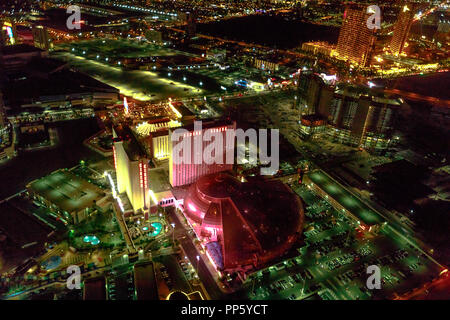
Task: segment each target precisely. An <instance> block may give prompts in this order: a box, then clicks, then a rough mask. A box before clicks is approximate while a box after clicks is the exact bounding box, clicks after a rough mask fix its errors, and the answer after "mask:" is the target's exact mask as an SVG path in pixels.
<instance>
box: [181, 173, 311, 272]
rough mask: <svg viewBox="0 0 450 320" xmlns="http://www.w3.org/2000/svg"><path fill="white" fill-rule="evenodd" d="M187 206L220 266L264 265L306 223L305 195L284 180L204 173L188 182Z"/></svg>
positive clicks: (284, 249)
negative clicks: (252, 178)
mask: <svg viewBox="0 0 450 320" xmlns="http://www.w3.org/2000/svg"><path fill="white" fill-rule="evenodd" d="M183 207H184V208H183V212H184V215H185V217H186V219H187V220H188V222H189V223H190V224H191V226H192V227H193V229H194V231H195V233H196V234H197V237H198V238H199V239H200V240H201V241H202V244H203V245H204V247H205V248H206V253H207V255H208V257H209V258H210V260H212V262H213V264H214V265H215V266H216V268H217V269H218V270H231V269H241V270H246V269H254V268H259V267H261V266H263V265H265V264H266V263H268V262H270V261H272V260H274V259H276V258H277V257H280V256H282V255H283V254H284V253H286V252H287V251H288V250H289V249H290V248H291V246H292V245H293V244H294V242H295V241H296V240H297V238H298V236H299V235H300V233H301V231H302V227H303V219H304V218H303V217H304V216H303V206H302V203H301V200H300V198H299V197H298V196H297V195H296V194H294V193H293V192H292V191H291V190H290V188H289V187H287V186H286V185H285V184H284V183H282V182H281V181H279V180H266V179H263V178H257V179H255V180H253V181H249V182H240V181H239V180H238V179H236V178H235V177H233V176H232V175H230V174H228V173H216V174H211V175H207V176H203V177H201V178H200V179H199V180H198V181H197V182H196V183H194V184H192V185H191V186H190V187H189V190H188V192H187V194H186V196H185V197H184V205H183Z"/></svg>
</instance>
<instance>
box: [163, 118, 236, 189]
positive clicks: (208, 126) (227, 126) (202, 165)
mask: <svg viewBox="0 0 450 320" xmlns="http://www.w3.org/2000/svg"><path fill="white" fill-rule="evenodd" d="M180 129H184V130H185V133H184V134H183V136H181V137H179V139H178V140H177V139H175V137H174V138H172V135H173V130H169V148H170V149H169V154H170V158H169V180H170V184H171V185H172V187H177V186H182V185H186V184H191V183H194V182H195V181H197V179H198V178H199V177H201V176H204V175H207V174H211V173H216V172H221V171H227V170H231V169H233V164H227V163H226V153H227V152H233V154H234V143H232V144H230V143H227V142H226V141H227V132H228V131H229V130H235V129H236V122H232V121H222V120H218V121H202V128H201V130H197V131H196V129H195V128H194V125H193V124H190V125H187V126H184V127H181V128H180ZM207 130H212V134H215V133H220V134H221V135H222V143H221V148H220V149H221V154H220V155H215V156H217V158H220V159H221V160H222V161H221V162H222V163H217V162H215V163H208V161H207V160H208V159H203V158H202V159H201V161H196V159H195V152H197V151H196V149H195V145H196V143H198V145H199V146H201V151H199V152H201V154H200V156H203V150H205V148H206V147H207V146H208V145H209V144H211V142H210V141H207V140H206V139H204V136H205V132H206V131H207ZM172 139H173V140H174V141H172ZM212 140H214V139H212ZM196 141H197V142H196ZM233 142H234V139H233ZM180 144H181V145H180ZM174 150H175V151H174ZM176 150H187V151H188V150H190V154H189V155H188V157H187V158H186V160H187V161H184V160H183V161H177V160H176V157H177V156H179V157H180V158H181V157H183V155H182V152H180V154H178V155H177V154H174V152H177V151H176ZM216 151H217V150H216ZM204 160H206V161H204ZM196 162H199V163H196Z"/></svg>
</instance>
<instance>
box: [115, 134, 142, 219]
mask: <svg viewBox="0 0 450 320" xmlns="http://www.w3.org/2000/svg"><path fill="white" fill-rule="evenodd" d="M113 139H114V146H113V155H114V166H115V168H116V176H117V192H118V193H123V192H125V193H126V194H127V196H128V200H129V201H130V204H131V206H132V207H133V210H134V212H137V211H139V210H141V211H144V210H146V209H148V208H149V207H150V197H149V196H148V194H149V190H150V189H149V186H148V177H147V175H148V163H149V159H148V158H147V154H146V153H145V151H144V150H143V148H142V146H141V145H140V143H139V141H138V140H137V139H136V137H135V136H134V134H133V132H132V131H131V129H130V127H128V126H115V127H113Z"/></svg>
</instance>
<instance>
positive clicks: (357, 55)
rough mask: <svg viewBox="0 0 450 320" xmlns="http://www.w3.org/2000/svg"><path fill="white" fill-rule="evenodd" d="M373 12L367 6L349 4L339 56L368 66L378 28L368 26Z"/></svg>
mask: <svg viewBox="0 0 450 320" xmlns="http://www.w3.org/2000/svg"><path fill="white" fill-rule="evenodd" d="M370 16H371V13H368V12H367V8H366V6H356V5H353V6H349V7H347V8H346V9H345V11H344V16H343V19H342V26H341V29H340V32H339V38H338V43H337V47H336V53H337V56H338V58H341V59H346V60H348V61H349V62H351V63H354V64H357V65H360V66H364V67H365V66H368V65H369V64H370V60H371V57H372V52H373V47H374V44H375V32H376V29H369V28H368V27H367V20H368V19H369V18H370Z"/></svg>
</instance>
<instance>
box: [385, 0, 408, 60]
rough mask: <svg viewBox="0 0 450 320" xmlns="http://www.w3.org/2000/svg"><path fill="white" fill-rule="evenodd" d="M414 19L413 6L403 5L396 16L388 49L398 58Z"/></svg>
mask: <svg viewBox="0 0 450 320" xmlns="http://www.w3.org/2000/svg"><path fill="white" fill-rule="evenodd" d="M413 18H414V6H412V5H410V4H405V5H404V6H403V7H402V8H401V9H400V13H399V14H398V18H397V22H396V23H395V26H394V33H393V35H392V39H391V43H390V46H389V47H390V49H391V52H392V53H393V54H394V55H396V56H398V55H400V54H401V53H402V51H403V48H404V47H405V43H406V41H407V40H408V35H409V29H410V28H411V24H412V22H413Z"/></svg>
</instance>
